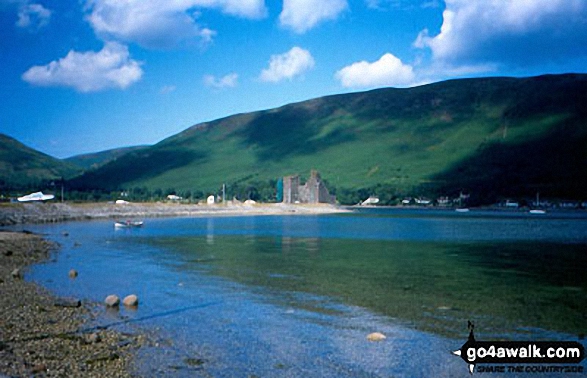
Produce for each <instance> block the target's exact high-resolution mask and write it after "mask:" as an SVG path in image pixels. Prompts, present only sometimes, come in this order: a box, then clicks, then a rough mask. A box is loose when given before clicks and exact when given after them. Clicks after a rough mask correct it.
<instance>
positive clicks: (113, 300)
mask: <svg viewBox="0 0 587 378" xmlns="http://www.w3.org/2000/svg"><path fill="white" fill-rule="evenodd" d="M104 303H106V306H108V307H117V306H118V305H119V304H120V298H118V296H117V295H114V294H112V295H109V296H107V297H106V299H105V300H104Z"/></svg>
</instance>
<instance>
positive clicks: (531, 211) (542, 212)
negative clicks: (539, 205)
mask: <svg viewBox="0 0 587 378" xmlns="http://www.w3.org/2000/svg"><path fill="white" fill-rule="evenodd" d="M530 214H546V210H541V209H534V210H530Z"/></svg>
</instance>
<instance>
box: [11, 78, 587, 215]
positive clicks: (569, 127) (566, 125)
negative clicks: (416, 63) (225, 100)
mask: <svg viewBox="0 0 587 378" xmlns="http://www.w3.org/2000/svg"><path fill="white" fill-rule="evenodd" d="M585 104H587V75H574V74H568V75H548V76H540V77H533V78H522V79H516V78H481V79H464V80H451V81H445V82H440V83H435V84H430V85H424V86H420V87H416V88H409V89H394V88H386V89H378V90H373V91H368V92H361V93H351V94H342V95H336V96H329V97H323V98H318V99H314V100H309V101H305V102H301V103H296V104H290V105H286V106H283V107H281V108H277V109H271V110H266V111H258V112H253V113H247V114H238V115H234V116H230V117H227V118H223V119H219V120H216V121H213V122H208V123H203V124H199V125H196V126H193V127H191V128H189V129H187V130H185V131H183V132H181V133H179V134H177V135H175V136H173V137H170V138H168V139H166V140H163V141H161V142H160V143H158V144H156V145H154V146H151V147H145V148H141V149H138V150H133V151H130V152H128V151H127V153H126V154H124V155H122V156H119V157H117V158H115V159H113V160H110V161H109V162H108V163H107V164H105V165H102V166H100V167H98V168H97V169H94V170H89V171H87V172H85V173H84V174H83V175H81V176H80V177H78V178H76V179H74V180H72V181H70V182H69V183H68V184H67V186H68V187H69V188H70V189H74V190H77V191H80V192H92V191H96V190H98V191H102V192H106V193H109V192H113V191H121V190H125V191H128V190H131V189H132V188H147V190H148V191H151V192H155V191H165V190H166V189H167V188H174V189H175V190H176V191H177V192H178V193H180V192H184V193H185V192H188V191H189V192H202V193H204V194H212V193H216V192H217V191H218V190H219V188H221V186H222V184H227V185H228V186H229V187H230V188H233V189H234V190H233V191H231V192H230V195H229V196H228V197H229V198H232V196H237V197H238V198H239V199H247V198H253V199H261V200H272V199H273V200H275V197H276V196H275V191H274V189H271V192H269V189H268V188H267V183H276V180H277V179H278V178H280V177H283V176H285V175H291V174H300V175H301V176H302V177H305V176H306V175H307V174H308V173H309V171H310V169H317V170H318V171H319V172H320V173H321V175H322V177H323V179H325V180H326V181H327V182H328V187H329V188H330V189H331V191H332V192H335V194H336V195H337V197H338V199H339V201H341V202H342V203H346V204H354V203H357V202H358V201H359V200H364V199H365V198H367V197H368V196H369V195H371V194H376V195H378V196H379V197H381V198H382V201H381V204H395V203H397V202H398V201H399V200H400V199H401V198H402V197H403V196H420V195H421V196H427V197H430V198H436V197H437V196H453V197H454V196H456V195H458V194H459V193H460V192H461V191H463V192H465V193H470V194H471V198H470V201H471V203H472V204H480V203H493V202H495V201H496V200H498V199H500V198H504V197H513V198H523V197H532V198H533V197H534V196H535V195H536V193H537V192H540V194H541V196H542V197H543V198H564V199H570V200H573V199H576V200H581V199H582V200H584V199H586V198H585V197H586V194H585V193H587V175H585V174H584V173H585V166H586V164H587V149H586V148H585V146H587V108H586V107H585ZM111 156H112V155H111ZM19 161H20V160H19ZM78 161H79V160H78ZM89 161H91V159H88V162H89ZM92 164H93V163H92ZM4 171H5V170H3V172H4ZM13 171H15V170H13ZM27 174H28V173H27ZM31 177H35V176H31Z"/></svg>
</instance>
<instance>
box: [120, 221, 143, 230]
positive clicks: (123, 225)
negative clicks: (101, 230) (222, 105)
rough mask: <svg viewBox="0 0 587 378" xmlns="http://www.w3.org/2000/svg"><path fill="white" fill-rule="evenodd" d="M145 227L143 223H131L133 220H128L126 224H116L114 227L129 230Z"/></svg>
mask: <svg viewBox="0 0 587 378" xmlns="http://www.w3.org/2000/svg"><path fill="white" fill-rule="evenodd" d="M142 226H143V221H131V220H127V221H124V222H120V221H117V222H114V227H115V228H129V227H142Z"/></svg>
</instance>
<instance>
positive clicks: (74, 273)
mask: <svg viewBox="0 0 587 378" xmlns="http://www.w3.org/2000/svg"><path fill="white" fill-rule="evenodd" d="M76 277H77V270H75V269H71V270H70V271H69V278H76Z"/></svg>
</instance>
